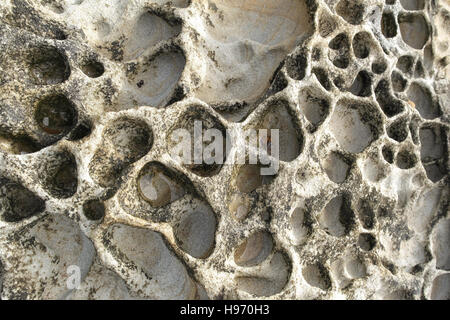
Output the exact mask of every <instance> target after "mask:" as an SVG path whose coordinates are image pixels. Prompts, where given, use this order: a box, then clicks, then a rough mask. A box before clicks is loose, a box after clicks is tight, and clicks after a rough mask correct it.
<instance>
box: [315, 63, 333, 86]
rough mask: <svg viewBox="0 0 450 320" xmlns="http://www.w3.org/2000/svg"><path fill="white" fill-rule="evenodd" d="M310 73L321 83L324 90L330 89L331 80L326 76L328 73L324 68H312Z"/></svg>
mask: <svg viewBox="0 0 450 320" xmlns="http://www.w3.org/2000/svg"><path fill="white" fill-rule="evenodd" d="M312 73H313V74H314V75H315V76H316V78H317V80H318V81H319V83H320V84H321V85H322V87H323V88H324V89H325V90H327V91H330V90H331V82H330V79H329V77H328V73H327V72H326V71H325V70H324V69H322V68H313V69H312Z"/></svg>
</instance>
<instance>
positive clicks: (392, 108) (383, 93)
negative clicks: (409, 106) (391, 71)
mask: <svg viewBox="0 0 450 320" xmlns="http://www.w3.org/2000/svg"><path fill="white" fill-rule="evenodd" d="M375 96H376V98H377V101H378V103H379V104H380V107H381V109H382V110H383V112H384V113H385V114H386V115H387V116H388V117H393V116H396V115H397V114H399V113H402V112H403V111H404V110H405V108H404V106H403V103H402V102H401V101H400V100H398V99H397V98H395V97H394V96H393V95H392V93H391V90H390V84H389V81H388V80H387V79H382V80H380V82H379V83H378V85H377V87H376V88H375Z"/></svg>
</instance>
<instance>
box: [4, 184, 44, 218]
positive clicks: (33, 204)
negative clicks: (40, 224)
mask: <svg viewBox="0 0 450 320" xmlns="http://www.w3.org/2000/svg"><path fill="white" fill-rule="evenodd" d="M44 210H45V201H44V200H43V199H41V198H40V197H38V196H37V195H35V194H34V193H33V192H31V191H30V190H28V189H27V188H25V187H24V186H22V185H21V184H19V183H17V182H13V181H11V180H9V179H6V178H0V219H1V220H3V221H5V222H19V221H22V220H24V219H27V218H30V217H32V216H34V215H37V214H39V213H41V212H43V211H44Z"/></svg>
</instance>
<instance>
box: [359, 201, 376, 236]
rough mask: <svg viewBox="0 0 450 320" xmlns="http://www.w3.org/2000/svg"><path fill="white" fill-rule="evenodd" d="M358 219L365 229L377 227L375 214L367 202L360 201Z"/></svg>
mask: <svg viewBox="0 0 450 320" xmlns="http://www.w3.org/2000/svg"><path fill="white" fill-rule="evenodd" d="M358 217H359V220H360V221H361V224H362V225H363V227H364V228H365V229H373V227H374V226H375V222H376V220H375V212H374V210H373V208H372V206H371V205H370V203H369V202H368V201H367V200H360V202H359V205H358Z"/></svg>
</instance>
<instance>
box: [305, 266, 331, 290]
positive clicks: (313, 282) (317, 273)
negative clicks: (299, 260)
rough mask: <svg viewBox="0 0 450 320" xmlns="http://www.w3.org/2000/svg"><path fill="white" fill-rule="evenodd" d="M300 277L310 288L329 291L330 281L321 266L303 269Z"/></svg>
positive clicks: (325, 270) (326, 272)
mask: <svg viewBox="0 0 450 320" xmlns="http://www.w3.org/2000/svg"><path fill="white" fill-rule="evenodd" d="M302 276H303V278H304V279H305V281H306V282H307V283H308V284H309V285H310V286H312V287H315V288H319V289H322V290H324V291H327V290H330V289H331V279H330V276H329V274H328V271H327V269H326V268H325V267H324V266H322V265H321V264H311V265H307V266H305V267H303V269H302Z"/></svg>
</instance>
